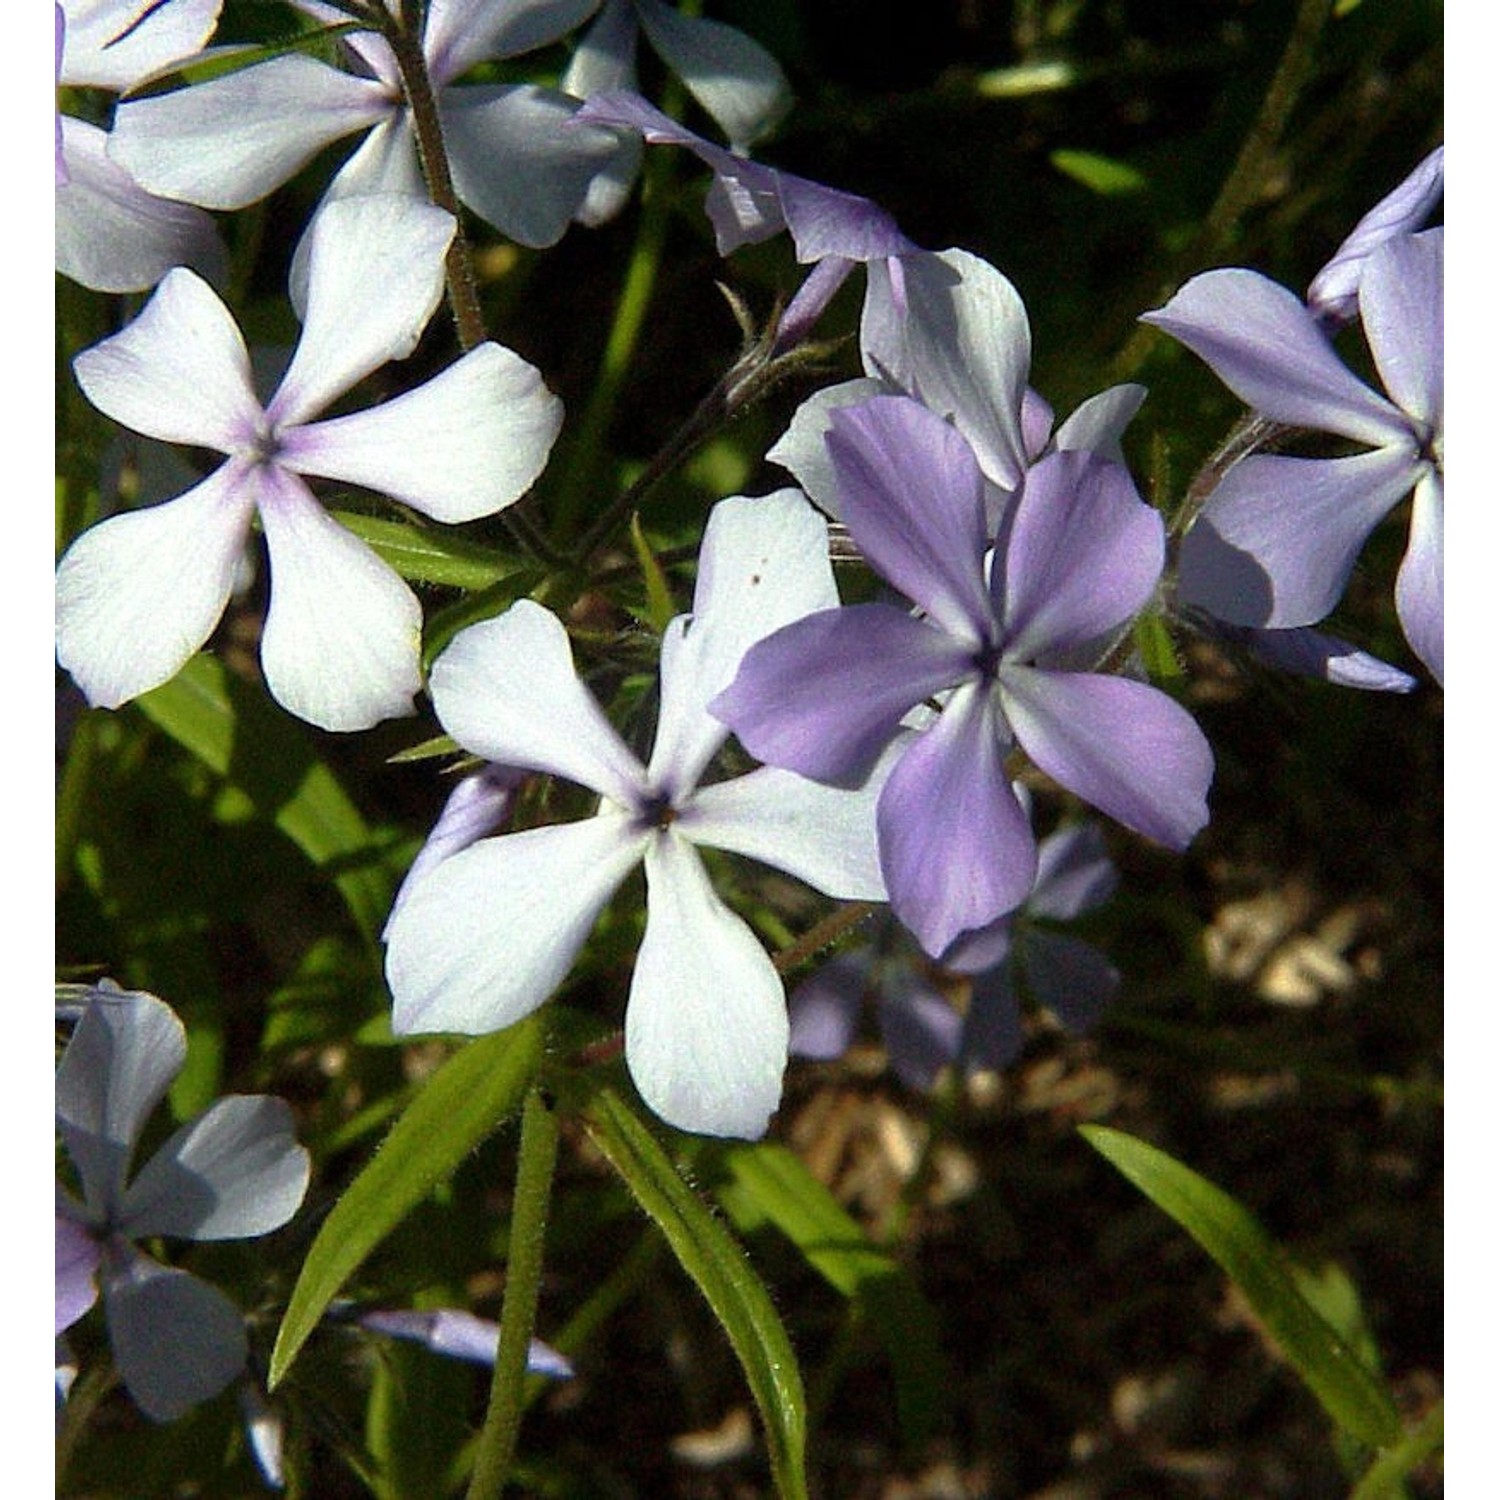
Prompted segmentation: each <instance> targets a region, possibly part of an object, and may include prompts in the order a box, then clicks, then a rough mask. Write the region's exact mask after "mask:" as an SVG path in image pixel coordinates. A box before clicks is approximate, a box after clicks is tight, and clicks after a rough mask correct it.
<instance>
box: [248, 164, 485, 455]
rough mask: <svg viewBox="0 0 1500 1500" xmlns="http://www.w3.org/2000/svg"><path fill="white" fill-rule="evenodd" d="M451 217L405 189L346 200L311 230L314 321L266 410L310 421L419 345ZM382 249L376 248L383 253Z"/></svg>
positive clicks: (321, 214)
mask: <svg viewBox="0 0 1500 1500" xmlns="http://www.w3.org/2000/svg"><path fill="white" fill-rule="evenodd" d="M455 227H456V226H455V224H454V220H453V216H452V215H451V214H448V213H444V212H443V210H442V209H440V208H435V207H434V206H433V205H432V204H430V203H424V202H421V201H420V200H418V199H416V198H409V197H407V196H406V195H405V194H404V193H375V194H369V195H360V196H358V197H354V198H339V199H337V200H336V201H334V202H332V203H326V204H324V206H323V207H322V208H321V209H319V210H318V214H317V217H316V219H314V221H313V224H312V227H311V228H310V229H309V230H308V236H309V245H308V252H307V253H308V260H307V319H306V322H305V323H304V325H303V328H302V337H301V339H300V340H299V341H298V343H297V352H296V353H295V354H294V355H293V356H292V362H291V365H290V366H289V367H288V369H287V372H286V374H285V376H283V378H282V382H281V386H280V389H279V390H278V391H277V392H276V395H275V397H274V398H273V399H272V401H271V404H270V406H269V407H267V409H266V410H267V415H268V416H269V417H270V418H271V420H272V421H273V422H274V423H276V425H277V426H278V427H286V426H292V425H294V424H296V423H299V422H305V421H306V420H307V419H308V418H309V417H311V416H313V415H314V414H316V413H317V412H319V411H321V410H322V409H323V407H325V406H326V405H327V404H328V403H329V402H330V401H332V400H334V399H335V398H336V397H338V396H341V395H343V393H344V392H345V391H347V390H348V389H349V388H350V386H352V385H354V384H355V382H356V381H359V380H361V379H363V378H364V377H365V376H366V375H368V374H369V373H370V372H371V371H372V370H377V369H379V368H380V366H381V365H383V364H385V363H386V362H387V361H388V360H393V359H405V358H406V357H407V355H409V354H410V353H411V352H412V350H413V349H415V348H416V347H417V340H418V339H420V338H421V337H422V332H423V330H424V329H425V328H426V327H427V323H428V320H429V319H430V318H431V317H432V314H433V311H434V310H435V309H436V307H437V305H438V302H439V301H440V300H441V298H442V295H443V264H444V256H445V255H446V254H447V250H448V244H449V242H450V241H451V240H452V238H453V233H454V229H455ZM377 252H378V253H377Z"/></svg>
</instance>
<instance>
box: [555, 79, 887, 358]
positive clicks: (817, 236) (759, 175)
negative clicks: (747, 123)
mask: <svg viewBox="0 0 1500 1500" xmlns="http://www.w3.org/2000/svg"><path fill="white" fill-rule="evenodd" d="M578 119H579V121H581V122H587V123H589V124H593V125H608V126H613V127H617V128H619V129H623V130H631V131H636V132H639V133H640V134H641V135H642V136H643V137H644V138H645V139H646V140H647V141H648V142H650V143H651V144H652V145H661V146H685V147H687V149H688V150H689V151H691V152H692V153H693V155H694V156H696V157H697V158H698V159H699V161H701V162H702V163H703V164H704V165H705V166H706V167H708V168H709V170H710V171H711V172H712V173H713V174H714V180H713V183H712V185H711V186H710V187H709V190H708V197H707V200H706V202H705V204H704V206H705V208H706V209H707V211H708V216H709V219H710V221H711V222H712V224H713V227H714V236H715V239H716V241H717V243H718V248H719V253H720V254H721V255H729V254H730V253H731V252H733V251H735V250H738V249H739V248H740V247H741V246H742V245H753V244H759V243H760V242H761V241H762V240H767V239H770V238H771V237H772V236H773V235H776V234H779V233H781V231H782V230H786V231H788V232H789V233H790V235H791V237H792V246H793V249H794V251H795V253H796V257H797V260H798V261H799V262H800V263H801V264H803V265H811V266H812V267H813V270H812V272H811V273H810V274H809V275H808V277H807V278H806V280H804V281H803V283H802V285H801V287H800V288H799V289H798V290H797V293H796V295H795V296H794V297H793V298H792V301H791V302H790V303H789V304H788V306H787V308H786V311H785V312H784V314H783V315H782V319H781V324H780V327H779V329H778V340H777V341H778V346H779V347H782V348H787V347H790V346H791V345H792V344H793V343H795V342H797V341H798V340H799V339H800V338H802V337H803V335H804V334H805V333H806V332H807V330H808V329H809V328H810V327H811V326H812V324H813V322H814V321H815V320H816V319H817V317H818V315H819V313H821V312H822V311H823V309H824V308H825V307H826V306H827V305H828V302H829V300H830V299H831V298H832V296H833V294H834V292H836V291H837V290H838V288H839V286H840V285H841V284H842V283H843V281H844V279H845V277H847V276H848V274H849V273H850V271H852V270H853V269H854V267H855V266H856V265H860V264H864V265H868V266H871V267H873V266H874V265H876V264H878V263H880V262H882V261H884V260H887V259H889V258H890V257H893V256H902V255H907V254H910V253H911V252H913V251H915V250H916V249H917V247H916V246H915V245H914V244H912V242H911V241H910V240H909V239H907V237H906V236H905V235H904V234H902V233H901V231H900V230H899V229H898V228H897V227H896V223H895V221H894V220H893V219H892V218H891V216H890V215H889V214H888V213H886V211H885V210H884V209H883V208H880V207H878V206H877V205H876V204H874V203H872V202H870V200H869V199H868V198H861V197H858V196H856V195H855V194H853V193H845V192H841V191H840V190H838V189H837V188H830V187H824V186H823V185H822V184H821V183H817V182H811V181H809V180H808V179H807V178H805V177H798V176H796V175H795V174H793V173H791V172H783V171H780V170H779V169H778V168H776V167H768V166H765V165H763V164H762V163H760V162H753V161H750V160H749V159H748V158H746V157H744V156H741V155H739V154H737V153H736V152H735V151H733V150H728V149H726V148H725V147H723V146H716V145H715V144H714V143H713V142H712V141H708V140H705V139H704V138H703V137H702V136H700V135H695V134H694V133H693V132H692V131H691V130H688V129H687V128H686V127H685V126H683V125H679V124H678V123H677V121H676V120H673V119H671V118H670V117H669V116H667V115H665V114H663V113H662V112H661V110H659V109H657V108H656V107H655V106H654V105H651V104H648V103H647V102H646V101H645V100H644V99H642V98H641V97H640V96H639V95H637V94H632V93H627V92H615V93H605V94H598V95H595V96H594V97H593V98H591V99H590V100H589V101H588V102H587V103H586V104H585V105H584V107H583V108H582V109H581V110H580V111H579V112H578Z"/></svg>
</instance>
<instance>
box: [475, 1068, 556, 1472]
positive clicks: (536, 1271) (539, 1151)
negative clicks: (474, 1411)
mask: <svg viewBox="0 0 1500 1500" xmlns="http://www.w3.org/2000/svg"><path fill="white" fill-rule="evenodd" d="M557 1136H558V1127H557V1115H556V1113H555V1112H554V1107H553V1103H552V1100H551V1099H550V1098H549V1097H548V1094H547V1092H546V1090H545V1089H544V1088H543V1087H542V1086H541V1085H540V1084H539V1083H533V1084H532V1085H531V1088H530V1090H529V1092H528V1093H527V1095H526V1104H525V1107H524V1108H523V1110H522V1112H521V1145H520V1160H519V1164H518V1166H517V1169H516V1192H515V1201H514V1203H513V1205H512V1208H511V1220H510V1252H509V1256H508V1258H507V1260H506V1266H505V1300H504V1303H503V1304H502V1306H501V1309H500V1343H499V1349H498V1352H497V1353H496V1356H495V1373H494V1378H493V1380H492V1381H491V1383H490V1404H489V1409H488V1410H487V1411H486V1412H485V1417H484V1429H483V1431H482V1432H481V1433H480V1434H479V1447H478V1450H477V1452H476V1453H475V1456H474V1473H473V1476H472V1477H471V1478H470V1480H469V1491H468V1500H500V1497H501V1494H502V1492H503V1490H504V1488H505V1481H506V1479H507V1477H508V1476H509V1474H510V1470H511V1463H512V1460H513V1459H514V1457H515V1451H516V1436H517V1433H518V1432H519V1430H520V1426H521V1411H522V1408H523V1407H524V1405H525V1393H526V1352H527V1348H528V1346H529V1345H530V1342H531V1332H532V1329H533V1327H534V1326H535V1324H536V1304H537V1293H538V1291H539V1290H540V1287H541V1280H542V1250H543V1243H544V1240H545V1238H546V1229H547V1208H548V1203H549V1201H550V1199H551V1196H552V1174H553V1169H554V1168H555V1166H556V1164H557Z"/></svg>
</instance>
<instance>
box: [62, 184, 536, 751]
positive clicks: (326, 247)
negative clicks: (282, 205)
mask: <svg viewBox="0 0 1500 1500" xmlns="http://www.w3.org/2000/svg"><path fill="white" fill-rule="evenodd" d="M453 229H454V224H453V219H452V217H451V216H450V215H448V214H446V213H444V212H443V211H442V210H441V209H438V208H434V207H432V206H431V205H430V204H423V203H420V202H418V201H417V200H416V199H413V198H408V197H405V196H402V195H399V194H392V193H385V194H377V195H371V196H368V197H361V198H350V199H347V200H341V201H340V202H338V203H334V204H330V205H328V206H327V207H326V208H325V209H324V210H323V212H322V213H320V214H319V215H318V218H317V223H316V226H315V228H314V231H313V244H312V253H311V257H310V260H309V268H310V280H309V288H308V305H307V317H306V320H305V323H304V326H303V330H302V337H301V340H300V341H299V343H298V345H297V349H296V352H295V354H294V355H293V358H292V362H291V364H290V366H289V367H288V369H287V371H286V374H285V376H284V377H283V379H282V381H281V384H280V386H279V388H278V389H277V391H276V393H275V395H274V396H272V397H271V399H270V401H269V402H268V403H267V404H266V405H264V406H262V404H261V402H260V401H259V400H258V399H257V397H256V395H255V393H254V390H253V387H252V384H251V380H250V367H249V360H248V356H247V354H246V351H245V345H244V341H243V339H242V338H241V336H240V332H239V329H238V328H237V327H236V326H235V324H234V320H233V319H232V317H231V316H230V314H229V312H228V310H227V309H226V308H225V307H224V305H223V303H221V302H220V301H219V299H218V298H217V297H216V296H215V295H214V293H213V292H212V291H210V289H209V288H208V287H207V286H206V285H205V284H204V283H203V282H202V281H201V280H200V279H199V278H198V277H197V276H195V275H194V274H193V273H192V272H191V271H187V270H181V269H179V270H176V271H173V272H171V273H170V274H169V275H168V276H167V277H166V278H165V279H164V280H163V282H162V284H161V286H160V287H159V288H158V290H157V292H156V294H155V295H154V296H153V297H152V299H151V301H150V302H149V303H148V304H147V306H146V309H145V310H144V311H143V312H142V313H141V315H140V317H138V318H137V319H136V320H135V322H133V323H132V324H130V325H129V326H128V327H127V328H125V329H124V330H123V331H122V332H120V333H118V334H116V335H114V337H112V338H109V339H106V340H104V342H103V343H101V344H97V345H95V346H94V347H93V348H92V349H87V350H85V351H84V352H83V353H82V354H80V355H79V356H78V358H77V360H76V361H75V362H74V370H75V372H76V374H77V376H78V381H79V384H80V385H81V386H82V387H83V391H84V394H85V395H87V396H88V398H89V399H90V400H91V401H92V402H93V403H94V405H95V406H97V407H99V409H100V410H101V411H103V412H105V413H106V414H107V415H109V416H111V417H113V418H114V419H115V420H116V421H119V422H121V423H123V424H124V425H125V426H127V427H131V428H133V429H135V430H136V431H137V432H141V433H145V434H146V435H147V436H149V437H154V438H159V439H161V440H162V441H165V442H175V443H191V444H194V445H196V446H199V447H203V448H210V449H215V450H217V451H218V452H220V453H223V454H225V455H227V461H226V462H225V463H224V464H222V465H221V466H220V467H219V468H218V469H216V470H214V472H213V473H212V474H210V475H209V476H208V478H207V479H205V480H203V481H202V482H201V483H199V484H197V485H195V486H194V487H193V488H192V489H190V490H188V491H187V492H186V493H185V494H183V495H179V496H178V497H177V498H176V499H174V500H170V501H168V502H166V503H165V504H162V505H154V506H150V507H148V508H146V509H144V510H135V511H130V512H126V513H124V514H120V515H116V516H112V517H110V518H109V519H108V520H105V521H103V522H101V523H100V524H99V525H97V526H95V527H93V528H92V529H91V530H89V531H87V532H85V533H84V534H83V535H82V536H81V537H79V538H78V540H77V541H75V542H74V543H73V545H72V547H71V548H70V549H69V550H68V552H67V554H66V555H65V556H64V558H63V560H62V562H61V564H60V565H59V568H58V573H57V651H58V659H59V661H60V662H61V663H62V665H63V666H64V667H66V668H67V669H68V671H70V672H71V673H72V674H73V676H74V678H75V680H76V681H77V682H78V685H79V686H80V687H81V688H82V689H83V691H84V693H85V695H86V696H87V697H88V699H89V701H90V702H91V703H93V704H95V705H103V706H105V707H109V708H113V707H116V706H118V705H119V704H121V703H124V702H126V701H127V700H128V699H131V698H134V697H137V696H138V695H139V694H141V693H144V692H147V691H149V690H150V689H151V688H154V687H156V686H158V685H159V684H161V683H163V682H165V681H167V680H168V679H169V678H170V677H172V676H173V675H174V674H175V673H176V672H177V671H178V670H179V669H180V668H181V667H182V665H183V663H184V662H186V661H187V659H188V658H189V657H190V656H191V655H192V654H193V652H195V651H196V650H197V649H198V648H199V647H200V646H202V645H203V643H204V642H205V641H206V640H207V639H208V637H209V635H210V633H211V632H212V631H213V629H214V626H215V625H216V624H217V623H218V620H219V617H220V615H221V614H222V613H223V610H224V607H225V603H226V601H227V600H228V598H229V595H230V591H231V589H232V588H233V587H234V582H235V578H236V573H237V570H238V568H239V567H240V557H241V553H242V550H243V547H244V544H245V542H246V540H247V539H248V537H249V536H250V532H251V526H252V523H253V522H254V521H255V520H257V519H258V521H259V524H260V527H261V529H262V530H263V531H264V533H265V538H266V543H267V548H268V552H269V557H270V571H271V594H270V606H269V611H268V613H267V617H266V622H265V628H264V631H263V634H262V637H261V665H262V668H263V670H264V672H265V676H266V682H267V685H268V687H269V689H270V691H271V694H272V696H273V697H275V698H276V699H277V701H278V702H280V703H281V704H282V705H283V706H284V707H286V708H288V709H289V710H290V711H291V712H293V713H295V714H297V715H299V716H300V717H302V718H304V719H307V720H308V721H309V722H311V723H313V724H317V725H319V726H321V727H322V728H325V729H341V730H351V729H364V728H367V727H369V726H370V725H372V724H374V723H377V722H378V721H379V720H381V719H383V718H387V717H390V716H391V715H395V714H405V713H410V712H411V711H412V696H413V694H414V693H415V692H416V691H417V689H418V687H419V686H420V685H421V667H420V661H419V643H420V636H421V623H422V615H421V607H420V605H419V604H418V602H417V599H416V596H415V595H414V594H413V593H412V591H411V590H410V589H409V588H408V587H407V586H406V584H405V583H404V582H402V580H401V579H400V578H399V577H398V576H397V574H396V573H395V572H394V570H392V569H391V568H390V567H388V566H387V565H386V564H385V563H384V562H382V561H381V560H380V559H379V558H378V557H377V556H376V555H375V553H374V552H373V551H372V550H371V549H370V548H369V547H368V546H367V545H366V544H365V543H364V542H362V541H360V540H359V539H358V538H356V537H355V536H354V535H353V534H352V533H350V532H349V531H347V530H345V529H344V528H343V527H342V526H340V525H339V524H338V523H337V522H336V521H334V519H333V518H332V517H331V516H330V515H329V514H328V512H327V511H326V510H324V508H323V507H322V505H321V504H319V503H318V501H317V500H316V499H315V497H314V496H313V493H312V491H311V490H310V489H309V488H308V485H307V480H306V479H305V478H304V476H317V477H321V478H328V479H338V480H342V481H344V482H345V483H350V484H356V485H361V486H363V487H365V488H367V489H370V490H374V491H376V492H377V493H380V494H383V495H388V496H390V497H392V498H394V499H397V500H400V501H402V502H404V503H405V504H407V505H411V506H413V507H415V508H416V509H417V510H420V511H422V512H423V513H424V514H426V515H429V516H431V517H433V518H434V519H436V520H439V521H443V522H457V521H468V520H473V519H475V518H476V517H478V516H483V515H489V514H491V513H492V512H494V511H497V510H500V509H503V508H504V507H505V506H507V505H510V504H512V503H513V502H514V501H515V500H517V499H519V498H520V496H521V495H522V494H524V493H525V491H526V490H527V489H528V488H529V486H530V485H531V483H532V482H533V481H534V480H535V479H536V477H537V475H538V474H539V473H540V472H541V470H542V468H543V466H544V465H545V463H546V461H547V455H548V453H549V451H550V449H551V445H552V442H553V439H554V438H555V437H556V435H557V431H558V428H559V426H560V425H561V421H562V409H561V404H560V403H559V402H558V401H557V399H556V398H555V397H554V396H553V395H552V394H551V393H550V392H549V391H548V390H547V389H546V387H545V385H544V384H543V383H542V379H541V376H540V375H539V374H538V372H537V371H536V370H535V369H534V368H533V367H532V366H531V365H529V364H527V363H526V361H524V360H523V359H521V358H520V357H519V356H518V355H516V354H513V353H512V352H511V351H510V350H508V349H505V348H502V347H501V346H500V345H499V344H494V343H484V344H481V345H479V346H478V347H477V348H476V349H472V350H470V351H469V353H467V354H465V355H464V356H463V357H462V358H461V359H459V360H458V361H457V362H456V363H454V364H453V365H450V366H449V367H448V368H447V369H446V370H444V371H442V372H441V373H440V374H438V375H436V376H434V377H433V378H432V379H431V380H429V381H427V382H426V383H425V384H423V385H421V386H418V387H416V388H415V389H413V390H410V391H408V392H406V393H405V394H404V395H401V396H397V397H395V398H394V399H392V400H390V401H387V402H385V403H384V404H382V405H380V406H376V407H372V408H370V409H368V410H365V411H358V412H353V413H351V414H349V415H347V416H341V417H335V418H333V419H331V420H325V421H314V420H312V419H313V418H314V417H315V416H316V414H317V413H318V412H319V411H320V410H322V409H323V408H325V407H326V406H327V405H328V404H329V403H330V402H332V401H333V400H335V399H336V398H337V397H338V396H340V395H341V394H343V393H344V392H345V391H347V390H349V389H350V388H352V387H353V386H354V385H355V384H356V383H357V382H358V381H360V380H362V379H363V378H364V377H365V376H366V375H368V374H369V373H371V371H373V370H375V369H378V368H379V367H380V366H381V365H383V364H384V363H386V362H387V361H388V360H392V359H402V358H405V357H406V356H407V355H409V354H410V353H411V352H412V350H413V348H415V346H416V343H417V340H418V338H419V337H420V336H421V333H422V330H423V328H424V327H425V326H426V323H427V320H428V318H429V317H430V316H431V315H432V312H433V310H434V308H435V307H436V306H437V303H438V300H439V298H440V297H441V295H442V286H443V256H444V253H445V251H446V249H447V246H448V242H449V240H450V239H451V238H452V235H453Z"/></svg>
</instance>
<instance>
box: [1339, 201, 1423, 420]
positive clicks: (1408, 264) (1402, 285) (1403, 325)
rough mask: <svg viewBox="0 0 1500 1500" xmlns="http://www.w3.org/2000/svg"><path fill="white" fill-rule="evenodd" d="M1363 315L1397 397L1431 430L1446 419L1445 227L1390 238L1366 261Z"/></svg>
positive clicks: (1381, 368) (1393, 396) (1388, 385)
mask: <svg viewBox="0 0 1500 1500" xmlns="http://www.w3.org/2000/svg"><path fill="white" fill-rule="evenodd" d="M1359 316H1360V321H1361V322H1362V323H1363V324H1364V330H1365V338H1366V339H1367V340H1368V341H1369V344H1370V353H1371V354H1372V355H1374V357H1375V366H1376V368H1377V369H1378V370H1379V371H1380V378H1381V380H1382V381H1383V382H1384V384H1385V388H1386V390H1387V391H1388V392H1389V393H1390V396H1391V399H1392V400H1393V401H1394V402H1395V403H1396V405H1397V406H1399V407H1400V408H1401V410H1402V411H1404V412H1406V413H1407V414H1408V415H1409V416H1412V417H1415V418H1416V419H1417V421H1419V422H1421V423H1423V424H1424V425H1425V426H1426V427H1427V428H1428V430H1429V432H1431V431H1433V430H1436V431H1439V432H1441V430H1442V423H1443V231H1442V230H1441V229H1429V230H1427V231H1425V232H1424V233H1422V234H1403V235H1398V236H1396V237H1395V238H1394V239H1389V240H1387V241H1386V242H1385V243H1384V244H1383V245H1381V246H1380V248H1379V249H1378V250H1376V251H1375V252H1374V253H1373V254H1372V255H1371V256H1370V259H1369V264H1368V265H1366V267H1365V273H1364V276H1363V278H1362V279H1361V281H1360V284H1359Z"/></svg>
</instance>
